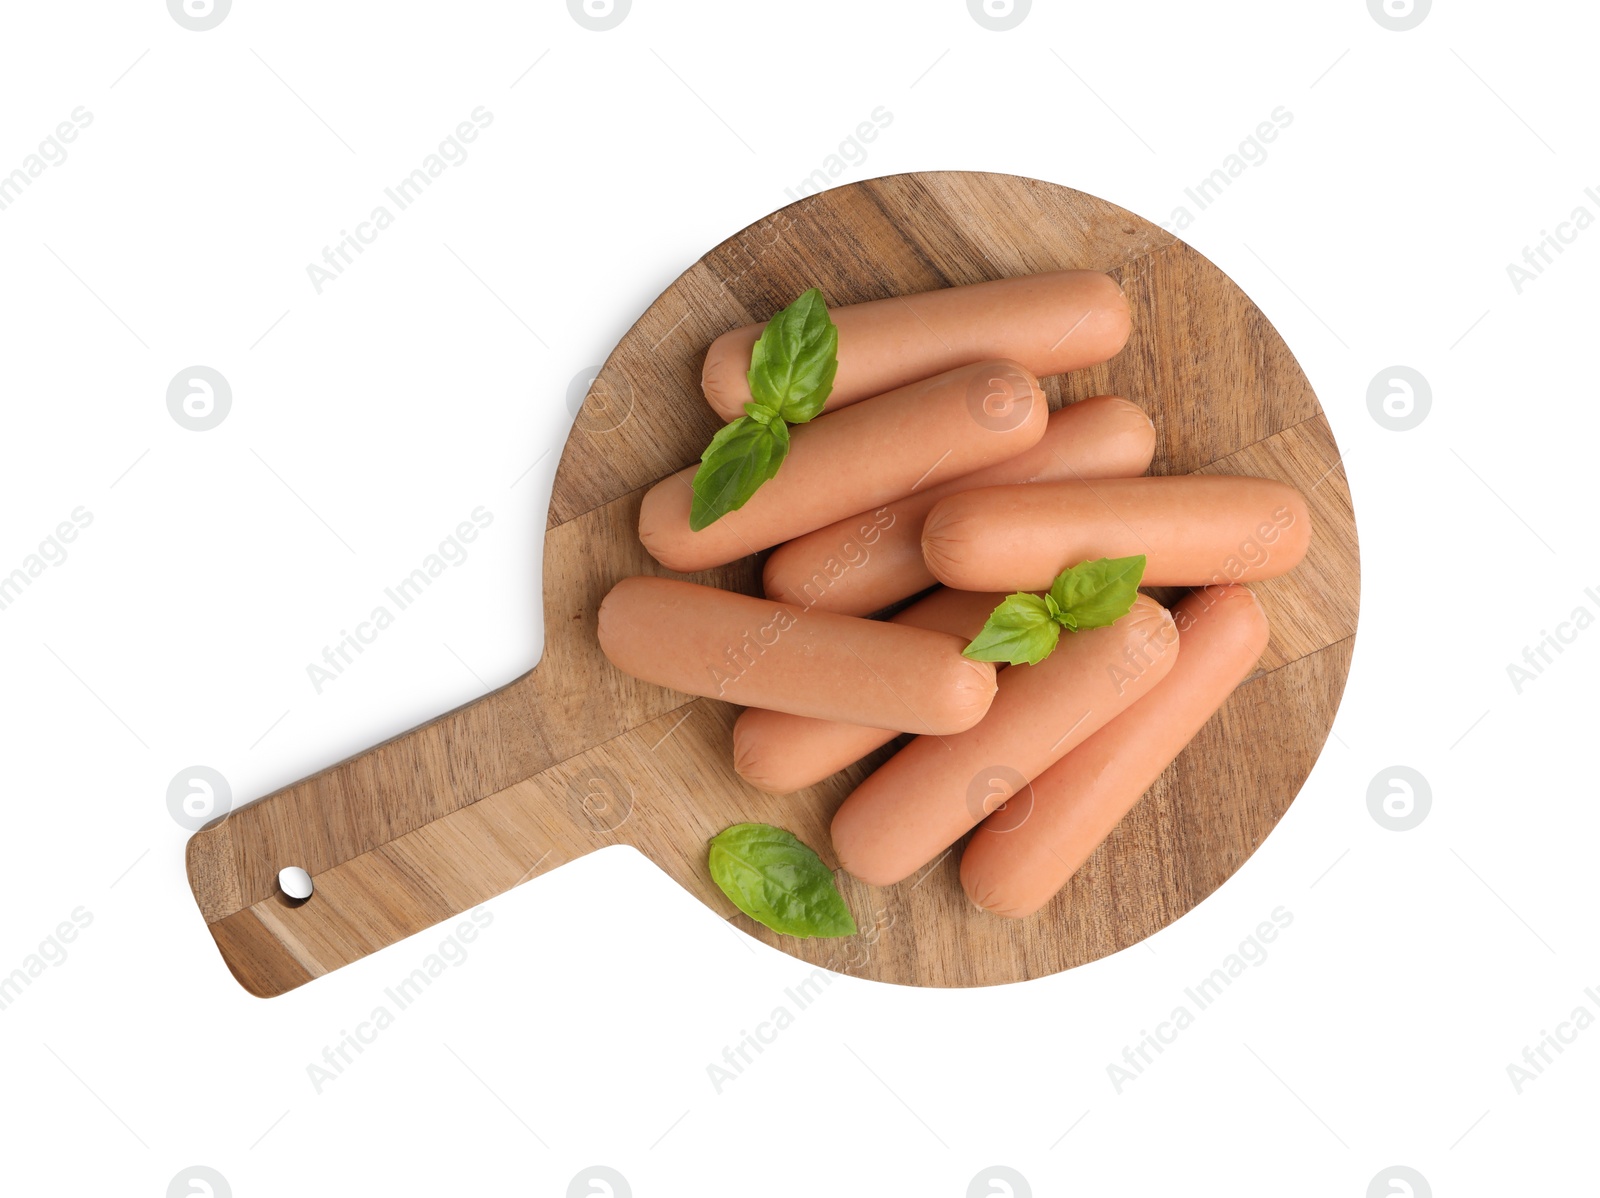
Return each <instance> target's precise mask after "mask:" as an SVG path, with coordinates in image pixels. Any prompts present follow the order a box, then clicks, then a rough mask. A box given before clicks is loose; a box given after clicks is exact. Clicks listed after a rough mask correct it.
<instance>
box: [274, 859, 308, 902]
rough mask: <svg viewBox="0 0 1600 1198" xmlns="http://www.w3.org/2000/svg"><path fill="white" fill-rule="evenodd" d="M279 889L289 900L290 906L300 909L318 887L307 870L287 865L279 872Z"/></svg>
mask: <svg viewBox="0 0 1600 1198" xmlns="http://www.w3.org/2000/svg"><path fill="white" fill-rule="evenodd" d="M278 889H279V890H280V891H282V892H283V897H284V898H286V899H288V900H289V904H290V906H293V907H298V906H299V905H300V904H301V903H303V902H305V901H306V900H307V899H309V898H310V897H311V895H312V892H313V891H315V890H316V887H315V886H314V885H313V884H312V881H311V875H310V874H308V873H307V872H306V871H305V870H303V869H301V868H300V867H299V866H298V865H287V866H285V867H284V868H282V869H280V870H279V871H278Z"/></svg>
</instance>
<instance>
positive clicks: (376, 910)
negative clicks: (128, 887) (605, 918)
mask: <svg viewBox="0 0 1600 1198" xmlns="http://www.w3.org/2000/svg"><path fill="white" fill-rule="evenodd" d="M536 674H537V671H529V673H527V674H525V675H523V676H522V677H521V678H519V679H517V680H516V681H514V682H512V683H510V684H509V685H507V686H505V687H502V688H501V689H500V690H498V691H494V692H492V693H490V694H488V695H485V696H484V697H483V698H481V699H478V700H476V701H475V702H473V703H470V704H468V705H466V706H464V707H460V708H457V709H456V710H454V711H451V712H448V713H446V714H445V715H443V716H440V717H438V718H437V719H435V720H432V721H430V722H428V723H426V724H424V725H422V726H421V727H418V728H415V729H412V730H411V731H409V732H406V733H403V734H401V735H400V736H397V737H395V738H393V739H392V740H389V741H386V742H385V743H383V744H381V745H378V746H377V747H375V748H372V749H369V750H367V751H365V752H363V753H360V754H358V755H356V756H354V757H351V758H349V759H347V760H345V761H342V762H340V763H339V764H337V765H334V766H331V767H330V768H328V769H325V770H323V771H321V772H320V773H317V774H314V775H312V776H311V777H309V778H306V779H303V780H302V781H299V782H296V783H294V784H293V785H290V786H286V787H284V788H283V789H282V790H279V791H276V792H275V793H273V794H270V795H267V796H266V797H264V798H262V799H259V800H257V801H256V802H253V803H250V804H248V805H247V806H242V807H239V808H238V809H236V810H233V811H230V812H229V813H228V814H226V815H225V816H223V817H221V818H220V819H217V820H214V821H213V822H211V823H210V824H207V825H206V826H205V827H203V828H201V829H200V830H199V831H198V832H196V833H195V834H194V835H193V836H192V837H191V838H190V840H189V843H188V848H187V854H186V865H187V871H188V877H189V885H190V889H191V890H192V891H193V892H194V897H195V902H196V903H197V904H198V906H199V908H200V912H201V915H202V916H203V917H204V919H205V921H206V924H207V927H208V928H209V930H210V932H211V934H212V936H213V937H214V939H215V940H216V942H217V946H218V948H219V949H220V950H221V952H222V955H223V959H224V960H225V961H226V962H227V964H228V967H229V969H231V970H232V971H233V974H234V976H235V977H236V978H237V979H238V981H239V983H240V984H241V985H243V986H244V987H245V989H247V990H249V991H250V992H251V993H252V994H256V995H259V996H262V997H267V996H271V995H276V994H281V993H283V992H285V991H286V990H290V989H293V988H294V987H295V986H298V985H301V984H303V983H305V982H307V981H310V980H311V979H312V978H314V977H318V976H320V975H321V974H323V973H326V972H328V971H329V970H331V969H336V968H338V967H339V966H341V965H344V964H347V963H349V962H350V961H353V960H356V959H358V958H360V957H362V956H365V955H366V954H368V953H371V952H373V951H375V950H376V949H379V948H382V947H384V946H385V945H387V944H390V943H393V942H394V941H396V940H399V939H402V938H404V937H405V936H408V935H411V934H412V933H414V932H417V931H420V930H422V929H423V928H426V927H429V926H431V925H433V924H435V923H438V922H439V921H441V920H444V919H448V918H449V917H450V916H452V915H455V914H457V913H459V912H461V911H464V910H466V909H468V908H469V907H471V906H472V905H474V904H475V903H476V902H480V901H482V900H483V899H487V898H490V897H493V896H494V895H495V894H499V893H501V892H502V891H504V890H508V889H510V888H511V887H512V886H515V885H517V884H518V883H519V882H521V881H525V880H526V879H527V878H529V877H531V876H534V875H535V874H536V873H539V872H543V871H544V870H546V869H549V868H553V867H554V866H555V865H558V864H561V863H562V862H565V861H568V860H571V859H572V858H573V857H576V856H580V855H582V854H584V853H587V852H590V851H592V850H593V849H595V848H599V847H601V846H603V845H604V844H607V843H611V842H612V837H611V835H610V834H611V833H612V832H614V831H615V828H614V827H611V828H608V823H611V822H613V816H612V812H614V810H615V806H616V803H617V797H616V796H607V795H606V794H605V793H603V791H604V787H605V785H606V781H605V779H604V778H603V777H600V776H596V777H589V778H585V777H583V776H582V775H583V774H584V773H585V772H586V771H585V770H584V769H583V768H582V764H581V763H574V764H573V765H572V766H570V767H568V768H561V767H555V768H552V762H551V756H552V754H551V751H550V748H549V746H548V745H546V744H545V742H544V740H543V738H542V737H541V736H540V735H539V727H538V722H537V720H536V719H535V718H534V717H535V712H536V711H537V710H538V708H539V705H540V702H541V698H542V696H541V693H540V687H539V684H538V681H537V678H536ZM588 772H589V773H593V771H588ZM497 799H498V800H499V801H496V800H497ZM608 806H609V809H610V810H609V811H608ZM285 869H296V870H303V871H304V872H305V874H306V875H309V879H310V882H311V885H312V888H313V889H312V893H311V894H310V897H309V898H302V897H297V892H296V887H295V886H294V885H293V884H292V882H291V885H290V886H289V887H288V890H287V891H286V890H285V889H284V887H282V886H280V883H279V876H280V872H281V871H283V870H285Z"/></svg>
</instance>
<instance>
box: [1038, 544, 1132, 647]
mask: <svg viewBox="0 0 1600 1198" xmlns="http://www.w3.org/2000/svg"><path fill="white" fill-rule="evenodd" d="M1144 563H1145V559H1144V554H1142V553H1140V554H1137V555H1135V556H1133V557H1102V558H1100V559H1099V560H1098V561H1093V562H1082V563H1080V564H1079V565H1076V566H1069V567H1068V568H1067V569H1065V570H1063V571H1061V573H1060V574H1058V575H1056V580H1055V582H1053V583H1052V584H1051V585H1050V598H1051V600H1052V601H1053V602H1054V603H1055V605H1056V607H1057V608H1058V609H1059V610H1060V612H1061V614H1060V615H1059V616H1058V617H1057V619H1059V620H1060V621H1061V623H1062V624H1063V625H1064V626H1065V627H1067V628H1071V629H1074V630H1078V629H1084V628H1103V627H1105V626H1106V625H1107V624H1114V623H1116V622H1117V621H1118V620H1120V619H1121V618H1122V617H1123V616H1125V615H1127V614H1128V610H1129V609H1130V608H1131V607H1133V601H1134V599H1135V598H1136V597H1137V595H1138V593H1139V580H1140V579H1141V578H1143V577H1144Z"/></svg>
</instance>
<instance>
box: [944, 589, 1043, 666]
mask: <svg viewBox="0 0 1600 1198" xmlns="http://www.w3.org/2000/svg"><path fill="white" fill-rule="evenodd" d="M1060 636H1061V625H1060V624H1059V623H1058V622H1057V621H1056V619H1055V617H1054V616H1052V615H1051V612H1050V605H1049V603H1048V602H1047V601H1046V600H1044V599H1041V598H1040V597H1039V596H1038V595H1030V594H1028V593H1027V592H1026V591H1023V592H1021V593H1019V594H1016V595H1007V596H1006V597H1005V598H1004V599H1003V600H1001V601H1000V606H998V607H996V608H995V609H994V611H992V612H990V613H989V618H988V619H987V620H986V621H984V625H983V630H982V631H981V632H979V633H978V635H977V636H975V637H973V638H972V643H971V644H969V645H968V646H967V647H966V648H965V649H963V650H962V655H963V656H964V657H970V658H972V659H973V660H974V661H1003V662H1007V663H1008V664H1010V665H1014V666H1019V665H1021V664H1023V663H1024V662H1026V663H1027V664H1028V665H1030V666H1036V665H1038V664H1039V663H1040V662H1041V661H1043V660H1044V659H1045V658H1047V657H1049V656H1050V651H1051V650H1052V649H1054V648H1055V647H1056V641H1057V640H1058V639H1059V638H1060Z"/></svg>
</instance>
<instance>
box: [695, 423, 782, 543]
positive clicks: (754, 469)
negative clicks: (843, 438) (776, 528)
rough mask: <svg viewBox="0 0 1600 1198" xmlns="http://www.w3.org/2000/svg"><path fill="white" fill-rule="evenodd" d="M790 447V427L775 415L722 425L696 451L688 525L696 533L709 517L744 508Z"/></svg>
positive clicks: (711, 518)
mask: <svg viewBox="0 0 1600 1198" xmlns="http://www.w3.org/2000/svg"><path fill="white" fill-rule="evenodd" d="M788 452H789V426H788V425H786V424H785V423H784V422H783V421H782V420H780V419H777V418H776V417H774V418H771V419H769V420H767V421H766V422H762V421H760V420H757V419H755V418H753V417H750V416H741V417H739V419H737V420H735V421H734V422H733V423H731V424H725V425H723V426H722V427H721V428H720V429H718V430H717V435H716V436H715V437H712V438H711V444H710V445H707V446H706V451H705V452H704V453H703V454H701V455H700V469H698V470H696V471H695V472H694V502H693V503H692V504H691V505H690V507H689V527H690V528H691V529H693V530H694V531H695V532H699V531H700V530H701V529H702V528H704V527H705V526H706V525H708V524H710V523H711V522H712V521H713V520H719V519H721V518H722V517H723V516H726V515H727V514H728V513H729V512H733V511H737V510H738V509H740V508H742V507H743V506H744V505H745V503H746V502H748V500H749V499H750V496H752V495H754V494H755V493H756V488H757V487H759V486H760V485H761V484H762V483H764V482H766V481H767V479H769V478H771V477H772V476H773V475H774V474H776V473H778V467H779V466H781V465H782V464H783V459H784V455H785V454H787V453H788Z"/></svg>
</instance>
